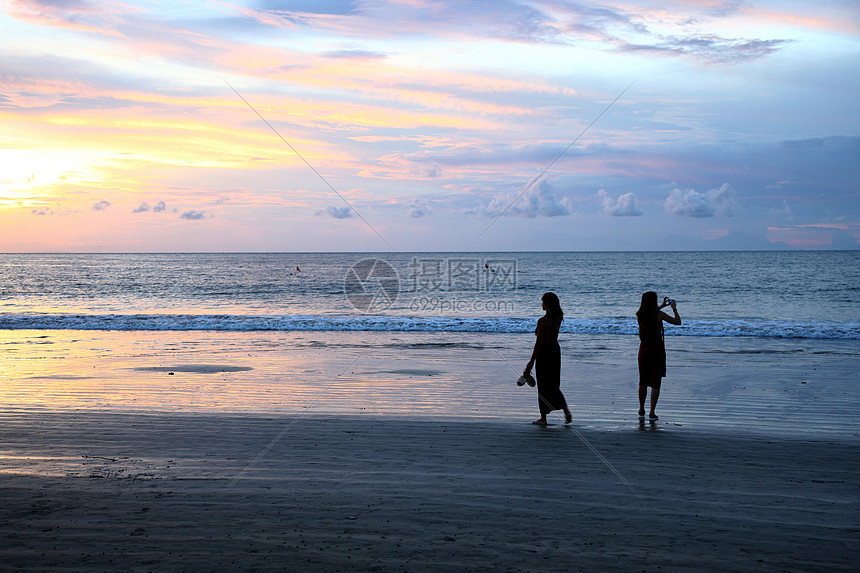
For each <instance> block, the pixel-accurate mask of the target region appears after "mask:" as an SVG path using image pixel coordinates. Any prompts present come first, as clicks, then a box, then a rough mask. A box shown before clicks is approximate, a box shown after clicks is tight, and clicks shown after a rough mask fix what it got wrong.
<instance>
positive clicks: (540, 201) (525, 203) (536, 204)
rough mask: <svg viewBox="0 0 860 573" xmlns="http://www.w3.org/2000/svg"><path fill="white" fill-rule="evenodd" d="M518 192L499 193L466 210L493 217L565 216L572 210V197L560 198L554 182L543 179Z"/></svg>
mask: <svg viewBox="0 0 860 573" xmlns="http://www.w3.org/2000/svg"><path fill="white" fill-rule="evenodd" d="M520 193H522V191H520V192H517V193H510V192H509V193H499V194H497V195H496V196H495V197H493V198H492V199H490V200H489V201H487V202H486V203H485V204H482V205H481V206H479V207H477V208H474V209H469V210H467V211H466V213H467V214H469V215H478V216H481V217H486V218H488V219H493V218H496V217H500V216H502V215H505V216H510V217H527V218H534V217H564V216H567V215H570V214H571V212H572V209H571V202H570V199H568V198H567V197H561V198H558V197H557V196H556V193H555V190H554V189H553V186H552V184H551V183H550V182H549V181H547V180H546V179H542V180H541V181H540V182H539V183H538V184H537V186H536V187H533V188H531V189H530V190H529V191H528V192H526V193H525V194H524V195H522V196H521V197H518V195H519V194H520Z"/></svg>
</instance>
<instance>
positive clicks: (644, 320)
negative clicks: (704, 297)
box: [636, 291, 681, 420]
mask: <svg viewBox="0 0 860 573" xmlns="http://www.w3.org/2000/svg"><path fill="white" fill-rule="evenodd" d="M667 306H671V307H672V312H674V313H675V316H669V315H668V314H666V313H665V312H663V311H662V310H661V309H663V308H665V307H667ZM636 320H638V321H639V417H640V418H644V417H645V398H646V397H647V396H648V387H649V386H650V387H651V412H650V413H649V414H648V418H649V419H651V420H656V419H657V414H656V412H654V409H655V408H656V407H657V400H658V399H659V398H660V385H661V384H662V382H663V377H664V376H666V345H665V343H664V342H663V322H664V321H665V322H668V323H669V324H674V325H680V324H681V317H680V316H678V309H677V308H675V301H674V300H670V299H669V297H666V298H664V299H663V304H661V305H660V306H657V293H656V292H654V291H648V292H646V293H644V294H643V295H642V303H641V304H640V305H639V310H638V311H637V312H636Z"/></svg>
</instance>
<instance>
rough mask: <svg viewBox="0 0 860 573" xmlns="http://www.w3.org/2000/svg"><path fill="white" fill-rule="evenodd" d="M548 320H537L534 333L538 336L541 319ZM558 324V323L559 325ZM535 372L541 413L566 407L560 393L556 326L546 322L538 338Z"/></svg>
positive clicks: (559, 349) (559, 350) (559, 362)
mask: <svg viewBox="0 0 860 573" xmlns="http://www.w3.org/2000/svg"><path fill="white" fill-rule="evenodd" d="M544 320H546V321H549V319H548V318H547V317H543V318H541V319H540V320H538V326H537V329H536V330H535V335H536V336H538V337H540V336H541V334H540V330H541V326H542V323H541V321H544ZM559 326H560V325H559ZM535 374H536V375H537V376H536V378H537V389H538V407H539V408H540V413H541V415H543V416H545V415H547V414H549V413H550V412H552V411H553V410H563V409H565V408H567V402H566V401H565V399H564V394H562V393H561V389H560V386H561V348H560V347H559V345H558V326H556V325H553V324H547V325H546V328H545V329H544V331H543V337H542V338H541V339H540V346H539V347H538V354H537V357H536V359H535Z"/></svg>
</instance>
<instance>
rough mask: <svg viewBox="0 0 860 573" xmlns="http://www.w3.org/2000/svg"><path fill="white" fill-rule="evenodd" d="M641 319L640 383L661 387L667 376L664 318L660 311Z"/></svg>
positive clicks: (641, 384) (637, 316) (640, 317)
mask: <svg viewBox="0 0 860 573" xmlns="http://www.w3.org/2000/svg"><path fill="white" fill-rule="evenodd" d="M636 319H637V320H638V321H639V385H640V386H650V387H652V388H659V387H660V383H661V382H662V381H663V377H664V376H666V344H665V343H664V341H663V320H662V319H661V318H660V315H659V314H658V313H656V312H655V313H654V315H653V317H648V316H646V317H643V316H640V315H639V313H638V312H637V313H636Z"/></svg>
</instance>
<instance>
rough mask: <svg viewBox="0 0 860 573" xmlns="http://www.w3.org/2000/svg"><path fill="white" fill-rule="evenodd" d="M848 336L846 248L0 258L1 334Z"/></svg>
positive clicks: (855, 270)
mask: <svg viewBox="0 0 860 573" xmlns="http://www.w3.org/2000/svg"><path fill="white" fill-rule="evenodd" d="M646 290H655V291H657V292H658V294H659V295H660V296H661V297H662V296H670V297H672V298H674V299H675V300H676V301H677V306H678V310H679V312H680V315H681V317H682V318H683V320H684V324H683V326H681V327H679V328H668V329H667V331H666V334H667V336H693V337H752V338H762V339H819V340H860V251H838V252H830V251H827V252H823V251H815V252H808V251H804V252H794V251H791V252H788V251H772V252H605V253H603V252H586V253H578V252H573V253H570V252H562V253H549V252H540V253H523V252H517V253H395V254H391V253H384V254H380V253H259V254H256V253H206V254H199V253H197V254H3V255H0V329H4V330H13V329H35V330H46V331H51V330H95V331H235V332H248V331H281V332H297V331H334V332H338V331H389V332H398V331H402V332H428V333H441V332H459V333H507V334H516V333H527V332H531V331H533V329H534V323H535V319H536V318H537V317H539V316H540V315H541V314H542V311H541V307H540V297H541V295H542V294H543V293H544V292H547V291H553V292H555V293H556V294H558V295H559V298H560V299H561V303H562V307H563V309H564V310H565V322H564V325H563V328H562V332H565V333H570V334H582V335H589V334H593V335H635V334H636V323H635V319H634V313H635V312H636V309H637V308H638V305H639V299H640V297H641V294H642V292H644V291H646Z"/></svg>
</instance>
